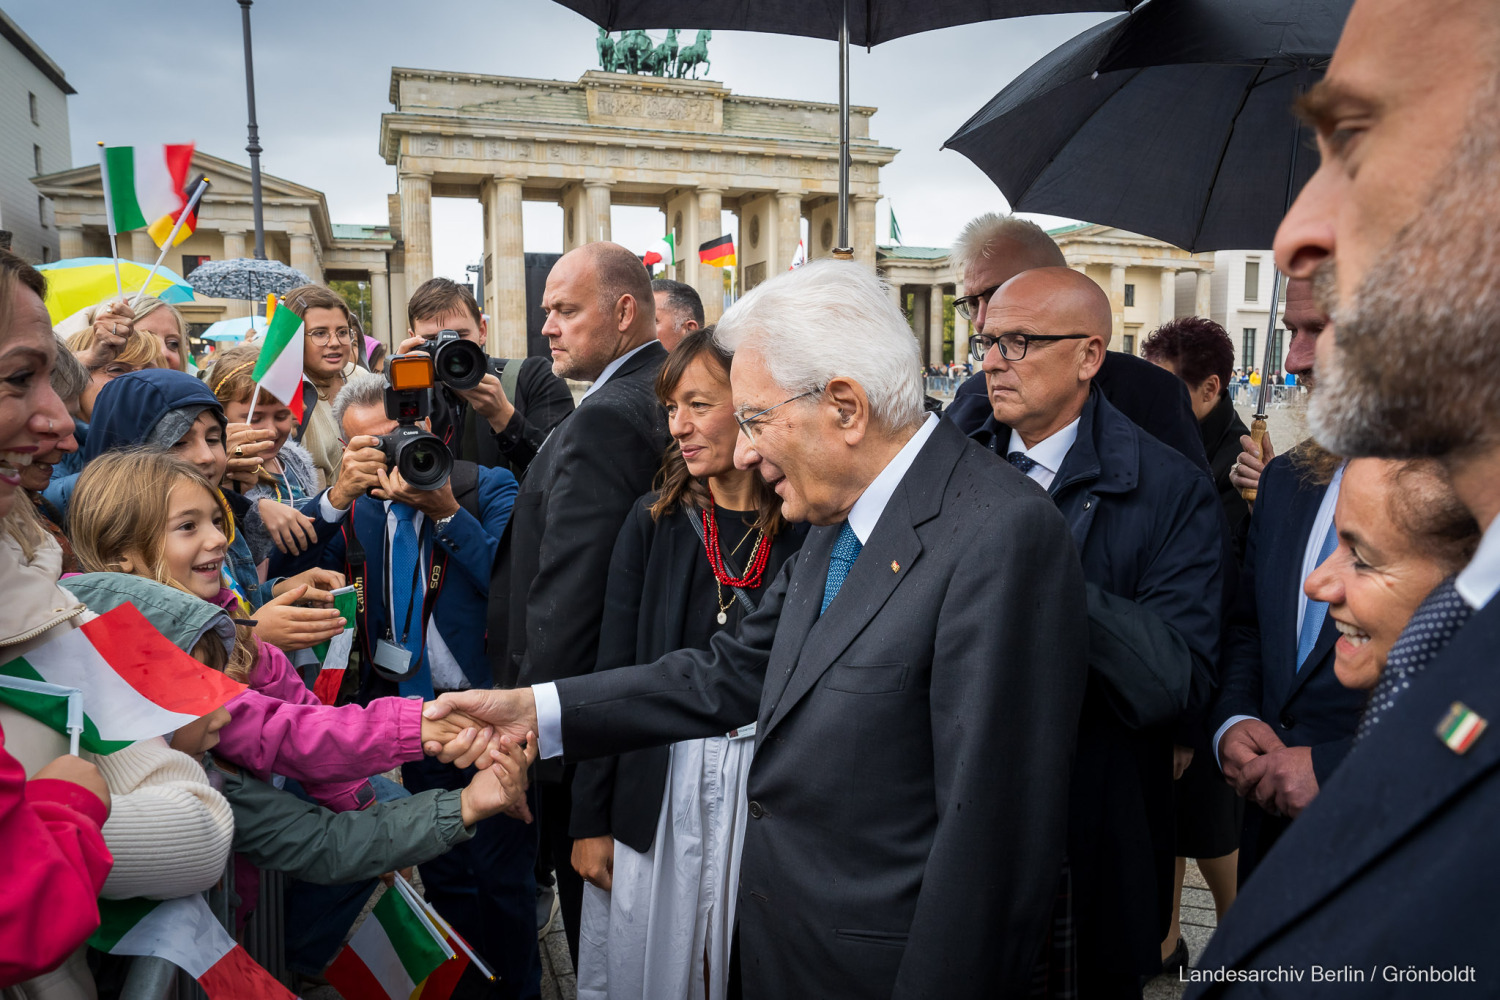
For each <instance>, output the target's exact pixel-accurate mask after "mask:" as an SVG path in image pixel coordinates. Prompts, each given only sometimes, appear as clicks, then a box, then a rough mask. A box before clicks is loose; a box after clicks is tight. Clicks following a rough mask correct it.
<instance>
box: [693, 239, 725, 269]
mask: <svg viewBox="0 0 1500 1000" xmlns="http://www.w3.org/2000/svg"><path fill="white" fill-rule="evenodd" d="M698 259H699V260H700V261H702V262H703V263H705V264H712V265H713V266H714V267H733V266H734V237H733V236H730V235H729V234H728V233H725V234H724V235H723V236H720V237H719V238H718V239H713V240H709V241H708V242H707V243H704V244H701V245H700V246H699V247H698Z"/></svg>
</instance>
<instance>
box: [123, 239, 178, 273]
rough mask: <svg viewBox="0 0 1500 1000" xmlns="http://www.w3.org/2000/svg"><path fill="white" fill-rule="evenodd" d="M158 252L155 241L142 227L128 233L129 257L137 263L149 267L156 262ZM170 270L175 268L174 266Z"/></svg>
mask: <svg viewBox="0 0 1500 1000" xmlns="http://www.w3.org/2000/svg"><path fill="white" fill-rule="evenodd" d="M160 252H161V250H160V248H159V247H157V245H156V241H155V240H153V239H152V238H151V235H150V234H149V233H147V232H146V231H145V230H144V229H137V230H135V231H134V232H132V233H131V234H130V259H131V260H133V261H135V262H136V263H137V264H145V265H146V266H147V267H150V266H151V265H152V264H155V263H156V255H157V254H158V253H160ZM172 270H174V271H175V270H177V269H176V268H175V267H174V268H173V269H172Z"/></svg>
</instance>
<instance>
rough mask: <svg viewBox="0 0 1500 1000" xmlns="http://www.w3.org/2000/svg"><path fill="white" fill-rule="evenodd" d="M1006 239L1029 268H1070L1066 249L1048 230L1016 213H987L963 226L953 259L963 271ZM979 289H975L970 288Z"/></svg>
mask: <svg viewBox="0 0 1500 1000" xmlns="http://www.w3.org/2000/svg"><path fill="white" fill-rule="evenodd" d="M1002 240H1005V241H1007V242H1010V243H1015V244H1017V245H1018V246H1020V248H1021V254H1022V255H1023V256H1024V258H1025V264H1026V266H1025V267H1023V268H1021V270H1023V271H1029V270H1031V269H1032V268H1036V267H1067V266H1068V262H1067V260H1065V259H1064V258H1063V252H1062V250H1061V249H1060V248H1059V247H1058V245H1057V241H1056V240H1054V239H1053V238H1052V237H1051V236H1048V235H1047V230H1045V229H1043V228H1042V227H1041V226H1039V225H1037V224H1036V223H1035V222H1032V221H1031V220H1029V219H1018V218H1016V217H1015V216H1014V215H1000V214H998V213H996V212H986V213H985V214H983V215H981V216H980V217H979V218H977V219H974V220H973V221H971V222H970V223H969V224H968V225H967V226H964V228H963V232H961V233H959V234H958V239H957V240H956V241H955V242H954V244H953V262H954V263H955V264H957V265H958V269H959V270H960V271H963V270H965V269H967V268H968V266H969V264H970V263H972V262H973V261H974V260H977V259H978V258H980V257H988V256H989V255H990V248H991V247H992V246H993V245H994V244H996V243H998V242H1000V241H1002ZM969 290H970V291H976V289H972V288H971V289H969Z"/></svg>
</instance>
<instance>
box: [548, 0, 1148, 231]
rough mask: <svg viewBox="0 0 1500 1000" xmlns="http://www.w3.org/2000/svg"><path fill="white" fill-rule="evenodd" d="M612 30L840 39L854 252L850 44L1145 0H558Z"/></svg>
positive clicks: (843, 213) (843, 167)
mask: <svg viewBox="0 0 1500 1000" xmlns="http://www.w3.org/2000/svg"><path fill="white" fill-rule="evenodd" d="M557 2H558V3H560V4H562V5H563V6H564V7H567V8H569V9H570V10H574V11H577V12H578V13H580V14H582V15H583V16H584V17H586V18H588V19H589V20H590V21H593V22H594V23H595V24H597V25H599V26H600V27H602V28H604V29H605V30H606V31H618V30H621V29H634V28H672V27H680V26H681V25H682V24H684V23H688V24H691V25H693V27H695V28H709V29H715V28H717V29H722V30H726V31H765V32H771V33H775V34H782V35H807V36H811V37H813V38H831V39H836V40H837V41H838V43H839V233H838V247H837V248H835V250H834V254H835V255H837V256H849V255H851V254H852V251H851V250H850V248H849V43H850V42H851V41H852V42H853V43H854V44H855V45H866V46H869V45H876V44H879V43H880V42H888V41H890V40H891V39H893V38H901V37H903V36H906V35H914V34H916V33H918V32H921V31H931V30H933V29H935V28H951V27H953V26H955V25H959V24H974V23H976V22H979V21H995V20H999V19H1001V18H1007V17H1023V16H1026V15H1030V14H1068V13H1077V12H1080V11H1110V10H1130V9H1131V8H1132V7H1134V6H1135V5H1136V3H1138V2H1139V0H812V2H808V0H718V2H716V3H704V2H702V0H557Z"/></svg>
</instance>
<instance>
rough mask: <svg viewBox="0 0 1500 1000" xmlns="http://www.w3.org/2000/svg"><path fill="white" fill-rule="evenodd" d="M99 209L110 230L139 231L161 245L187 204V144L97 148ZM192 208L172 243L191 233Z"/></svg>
mask: <svg viewBox="0 0 1500 1000" xmlns="http://www.w3.org/2000/svg"><path fill="white" fill-rule="evenodd" d="M102 155H103V163H102V166H103V181H104V210H105V214H106V215H107V216H108V217H109V231H110V232H111V233H128V232H130V231H131V230H133V229H145V230H146V231H147V232H149V233H150V234H151V238H152V239H153V240H155V241H156V245H157V246H159V247H164V246H165V245H166V242H167V236H168V235H170V234H171V232H172V226H173V225H174V224H176V222H177V219H178V217H179V216H181V215H182V214H183V212H184V210H186V209H187V207H188V196H189V195H190V194H191V193H192V189H193V188H194V187H196V184H191V185H190V184H189V183H188V172H189V171H190V170H191V169H192V165H193V144H192V143H184V144H182V145H174V146H149V147H148V146H142V147H140V148H139V149H137V148H136V147H135V146H106V147H104V152H103V154H102ZM195 215H196V213H195V212H191V211H190V212H188V214H187V218H185V219H184V220H183V223H182V228H181V229H180V230H178V232H177V239H176V240H175V241H174V242H173V246H176V245H177V244H178V243H181V242H182V241H183V240H185V239H187V238H188V237H189V236H191V235H192V234H193V227H194V226H195V225H196V224H197V220H196V218H195Z"/></svg>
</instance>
